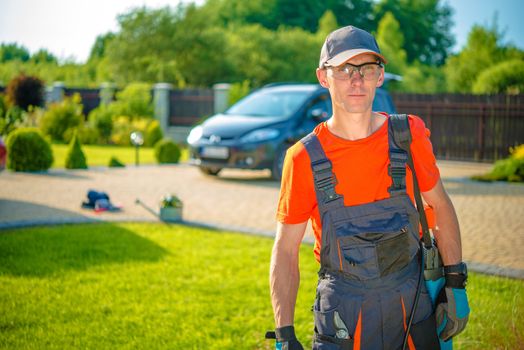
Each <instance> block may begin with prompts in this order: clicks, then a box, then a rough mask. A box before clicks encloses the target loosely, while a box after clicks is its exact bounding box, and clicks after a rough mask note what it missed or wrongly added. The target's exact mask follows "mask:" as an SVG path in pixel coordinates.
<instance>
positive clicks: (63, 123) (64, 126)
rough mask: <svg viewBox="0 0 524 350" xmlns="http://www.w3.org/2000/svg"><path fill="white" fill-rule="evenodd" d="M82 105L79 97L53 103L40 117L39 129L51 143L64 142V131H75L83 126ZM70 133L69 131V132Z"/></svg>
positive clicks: (74, 96)
mask: <svg viewBox="0 0 524 350" xmlns="http://www.w3.org/2000/svg"><path fill="white" fill-rule="evenodd" d="M83 121H84V116H83V114H82V104H81V99H80V95H78V94H74V95H73V97H72V98H65V99H64V100H63V101H62V102H59V103H53V104H52V105H51V106H49V109H48V110H47V112H46V113H44V116H43V117H42V120H41V123H40V128H41V129H42V132H43V133H44V134H45V135H49V136H51V139H52V140H53V141H59V142H64V141H66V135H65V133H66V131H68V130H69V129H76V128H78V127H79V126H81V125H82V124H83ZM70 132H71V131H70Z"/></svg>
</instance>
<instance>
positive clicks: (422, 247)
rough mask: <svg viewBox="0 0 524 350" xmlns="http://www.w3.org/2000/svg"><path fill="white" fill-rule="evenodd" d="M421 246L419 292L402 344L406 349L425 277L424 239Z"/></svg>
mask: <svg viewBox="0 0 524 350" xmlns="http://www.w3.org/2000/svg"><path fill="white" fill-rule="evenodd" d="M419 246H420V273H419V275H418V282H417V292H416V293H415V300H414V301H413V307H412V308H411V313H410V315H409V321H408V325H407V327H406V334H404V342H403V344H402V350H405V349H406V345H407V344H408V337H409V331H410V330H411V325H412V323H413V318H415V310H416V309H417V306H418V299H419V297H420V291H421V289H422V281H423V279H424V277H423V276H424V264H425V260H426V259H425V258H426V254H425V250H424V246H423V244H422V241H419Z"/></svg>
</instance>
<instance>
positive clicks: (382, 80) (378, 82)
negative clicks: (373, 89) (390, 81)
mask: <svg viewBox="0 0 524 350" xmlns="http://www.w3.org/2000/svg"><path fill="white" fill-rule="evenodd" d="M382 84H384V68H382V69H380V76H379V77H378V80H377V87H378V88H379V87H381V86H382Z"/></svg>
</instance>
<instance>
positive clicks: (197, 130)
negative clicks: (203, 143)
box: [187, 125, 204, 145]
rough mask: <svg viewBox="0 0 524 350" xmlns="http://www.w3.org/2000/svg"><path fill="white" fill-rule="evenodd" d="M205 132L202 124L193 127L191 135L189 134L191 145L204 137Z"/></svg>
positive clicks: (188, 138) (188, 139)
mask: <svg viewBox="0 0 524 350" xmlns="http://www.w3.org/2000/svg"><path fill="white" fill-rule="evenodd" d="M203 132H204V128H203V127H202V126H200V125H198V126H195V127H194V128H193V129H191V131H190V132H189V135H188V136H187V143H189V144H190V145H191V144H193V143H196V142H197V141H198V140H200V138H201V137H202V133H203Z"/></svg>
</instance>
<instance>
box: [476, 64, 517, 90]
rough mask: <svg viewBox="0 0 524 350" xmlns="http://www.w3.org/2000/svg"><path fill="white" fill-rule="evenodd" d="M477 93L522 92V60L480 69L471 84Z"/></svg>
mask: <svg viewBox="0 0 524 350" xmlns="http://www.w3.org/2000/svg"><path fill="white" fill-rule="evenodd" d="M473 92H474V93H477V94H495V93H513V94H519V93H522V92H524V61H523V60H521V59H517V60H509V61H503V62H501V63H498V64H496V65H494V66H492V67H489V68H487V69H486V70H484V71H482V73H480V74H479V76H478V77H477V80H476V81H475V84H474V85H473Z"/></svg>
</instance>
